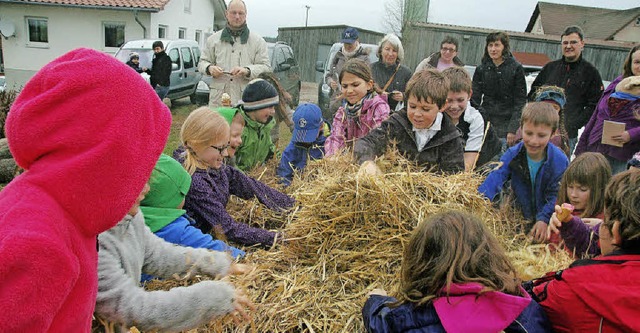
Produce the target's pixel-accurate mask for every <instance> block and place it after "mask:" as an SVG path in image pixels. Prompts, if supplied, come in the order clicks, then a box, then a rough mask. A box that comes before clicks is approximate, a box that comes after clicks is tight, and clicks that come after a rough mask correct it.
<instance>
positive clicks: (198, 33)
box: [196, 30, 202, 45]
mask: <svg viewBox="0 0 640 333" xmlns="http://www.w3.org/2000/svg"><path fill="white" fill-rule="evenodd" d="M201 39H202V31H200V30H196V42H198V45H200V40H201Z"/></svg>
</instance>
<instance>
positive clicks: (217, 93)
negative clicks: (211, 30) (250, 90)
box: [198, 0, 271, 107]
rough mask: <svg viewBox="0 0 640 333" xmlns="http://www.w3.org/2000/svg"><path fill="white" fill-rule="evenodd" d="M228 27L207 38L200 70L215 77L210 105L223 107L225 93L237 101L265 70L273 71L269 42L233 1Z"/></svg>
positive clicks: (240, 4) (244, 9)
mask: <svg viewBox="0 0 640 333" xmlns="http://www.w3.org/2000/svg"><path fill="white" fill-rule="evenodd" d="M226 17H227V26H226V27H225V28H224V29H222V30H221V31H218V32H216V33H215V34H213V35H212V36H211V37H209V38H208V39H207V42H206V44H205V47H204V49H203V50H202V57H200V62H199V63H198V70H199V71H200V72H201V73H202V74H203V75H210V76H212V77H213V80H212V81H211V85H210V87H209V88H210V91H209V106H210V107H218V106H221V104H222V102H221V99H222V94H223V93H227V94H229V95H230V96H231V103H232V104H234V105H235V104H238V101H239V100H240V98H241V97H242V89H244V87H245V86H246V85H247V83H249V81H251V80H253V79H255V78H257V77H258V75H260V73H262V72H268V71H271V67H269V54H268V53H267V43H266V42H265V41H264V39H263V38H262V37H260V36H259V35H258V34H256V33H254V32H250V31H249V28H248V27H247V7H246V5H245V4H244V2H243V1H242V0H232V1H231V2H230V3H229V6H228V8H227V11H226Z"/></svg>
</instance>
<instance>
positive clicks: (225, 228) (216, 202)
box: [174, 107, 294, 246]
mask: <svg viewBox="0 0 640 333" xmlns="http://www.w3.org/2000/svg"><path fill="white" fill-rule="evenodd" d="M180 140H181V141H182V147H180V148H178V149H177V150H176V151H175V152H174V158H176V159H177V160H178V161H179V162H181V163H182V165H183V167H184V168H185V169H186V170H187V172H189V174H191V179H192V183H191V189H190V190H189V192H188V193H187V196H186V198H185V206H184V209H185V210H186V211H187V213H188V214H189V215H190V216H191V217H192V218H194V219H195V220H196V226H197V227H198V228H200V230H202V231H203V232H205V233H208V232H211V231H212V230H213V229H214V227H215V230H216V231H221V232H223V233H224V235H225V236H226V238H227V239H228V240H229V241H232V242H235V243H238V244H241V245H254V244H259V245H262V246H270V245H272V244H273V243H274V241H276V239H278V238H281V235H280V234H278V233H277V232H275V231H269V230H265V229H262V228H256V227H252V226H249V225H248V224H245V223H242V222H238V221H236V220H234V219H233V218H232V217H231V216H230V215H229V213H228V212H227V210H226V206H227V203H228V202H229V197H230V195H231V194H233V195H235V196H237V197H240V198H242V199H252V198H254V197H255V198H258V200H259V201H260V203H262V204H263V205H265V206H267V208H269V209H272V210H285V209H288V208H290V207H292V206H293V204H294V199H293V198H291V197H289V196H287V195H286V194H283V193H280V192H278V191H277V190H274V189H272V188H270V187H268V186H267V185H265V184H263V183H261V182H259V181H257V180H255V179H253V178H251V177H249V176H247V175H245V174H243V173H242V172H240V171H239V170H237V169H236V168H233V167H229V166H227V165H226V164H224V159H225V157H227V156H228V149H229V124H228V122H227V120H225V119H224V118H223V117H222V116H221V115H220V114H219V113H218V112H216V111H213V110H210V109H209V108H208V107H202V108H199V109H197V110H195V111H193V112H191V114H190V115H189V116H188V117H187V119H186V120H185V122H184V124H183V125H182V129H181V131H180Z"/></svg>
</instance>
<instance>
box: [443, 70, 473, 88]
mask: <svg viewBox="0 0 640 333" xmlns="http://www.w3.org/2000/svg"><path fill="white" fill-rule="evenodd" d="M442 74H443V75H444V76H445V77H446V78H448V79H449V83H450V84H451V86H450V87H449V91H451V92H456V93H457V92H466V93H467V94H471V77H470V76H469V72H467V70H466V69H464V68H462V67H459V66H453V67H449V68H447V69H445V70H444V71H442Z"/></svg>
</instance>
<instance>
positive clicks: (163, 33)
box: [158, 25, 167, 38]
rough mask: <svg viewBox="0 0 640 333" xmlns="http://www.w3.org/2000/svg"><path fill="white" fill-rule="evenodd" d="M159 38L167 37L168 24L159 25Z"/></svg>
mask: <svg viewBox="0 0 640 333" xmlns="http://www.w3.org/2000/svg"><path fill="white" fill-rule="evenodd" d="M158 38H167V26H166V25H159V26H158Z"/></svg>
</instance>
